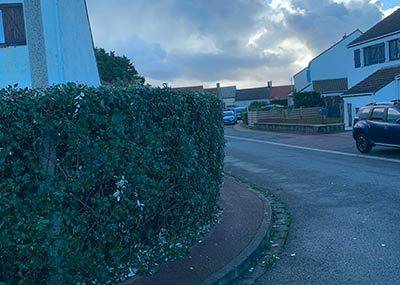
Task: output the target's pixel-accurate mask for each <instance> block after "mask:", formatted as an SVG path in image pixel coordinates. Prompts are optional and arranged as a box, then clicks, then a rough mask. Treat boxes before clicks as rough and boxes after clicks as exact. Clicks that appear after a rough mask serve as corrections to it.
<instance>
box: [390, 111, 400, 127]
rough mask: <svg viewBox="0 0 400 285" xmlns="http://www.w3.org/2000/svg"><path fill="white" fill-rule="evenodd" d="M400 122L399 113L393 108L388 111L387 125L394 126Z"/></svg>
mask: <svg viewBox="0 0 400 285" xmlns="http://www.w3.org/2000/svg"><path fill="white" fill-rule="evenodd" d="M398 122H400V111H399V110H397V109H395V108H389V109H388V123H391V124H396V123H398Z"/></svg>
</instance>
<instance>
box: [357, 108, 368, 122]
mask: <svg viewBox="0 0 400 285" xmlns="http://www.w3.org/2000/svg"><path fill="white" fill-rule="evenodd" d="M369 113H371V108H361V109H360V111H359V112H358V113H357V114H358V115H357V116H358V118H359V119H360V120H366V119H368V118H369Z"/></svg>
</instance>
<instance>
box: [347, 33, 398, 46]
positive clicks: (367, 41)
mask: <svg viewBox="0 0 400 285" xmlns="http://www.w3.org/2000/svg"><path fill="white" fill-rule="evenodd" d="M397 34H400V31H396V32H393V33H390V34H386V35H382V36H379V37H376V38H372V39H368V40H365V41H363V42H359V43H355V44H351V43H350V44H349V45H347V47H348V48H353V47H356V46H359V45H362V44H367V43H370V42H373V41H376V40H379V39H383V38H386V37H390V36H394V35H397Z"/></svg>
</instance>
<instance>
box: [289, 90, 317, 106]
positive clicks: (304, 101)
mask: <svg viewBox="0 0 400 285" xmlns="http://www.w3.org/2000/svg"><path fill="white" fill-rule="evenodd" d="M293 102H294V106H295V107H296V108H312V107H321V106H323V105H324V102H323V100H322V98H321V94H320V93H318V92H296V93H294V94H293Z"/></svg>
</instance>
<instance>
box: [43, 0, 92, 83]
mask: <svg viewBox="0 0 400 285" xmlns="http://www.w3.org/2000/svg"><path fill="white" fill-rule="evenodd" d="M42 15H43V28H44V34H45V38H46V57H47V63H48V74H49V83H50V85H52V84H58V83H65V82H78V83H84V84H87V85H89V86H99V85H100V79H99V73H98V69H97V64H96V59H95V55H94V50H93V41H92V34H91V30H90V24H89V20H88V17H87V11H86V4H85V0H56V1H55V0H42Z"/></svg>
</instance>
